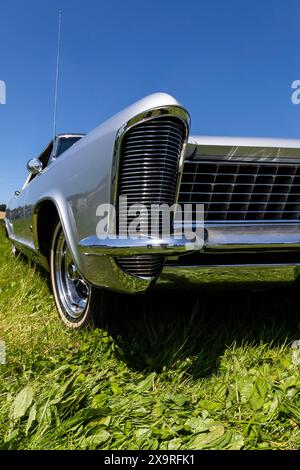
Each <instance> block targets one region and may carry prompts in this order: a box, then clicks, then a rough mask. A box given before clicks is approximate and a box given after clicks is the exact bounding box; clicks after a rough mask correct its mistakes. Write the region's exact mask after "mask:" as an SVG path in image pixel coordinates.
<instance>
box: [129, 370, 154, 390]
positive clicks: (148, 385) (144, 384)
mask: <svg viewBox="0 0 300 470" xmlns="http://www.w3.org/2000/svg"><path fill="white" fill-rule="evenodd" d="M154 377H155V373H153V374H149V375H148V376H147V377H146V378H145V379H144V380H142V381H141V382H140V383H138V384H137V385H136V386H135V387H132V389H134V390H136V391H138V392H147V391H148V390H152V386H153V381H154Z"/></svg>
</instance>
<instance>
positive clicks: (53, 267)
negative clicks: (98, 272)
mask: <svg viewBox="0 0 300 470" xmlns="http://www.w3.org/2000/svg"><path fill="white" fill-rule="evenodd" d="M50 273H51V284H52V290H53V295H54V300H55V304H56V308H57V311H58V314H59V316H60V318H61V320H62V321H63V322H64V323H65V325H67V326H68V327H69V328H73V329H78V328H82V327H84V326H87V325H90V324H98V325H102V326H103V325H104V324H105V319H106V313H107V311H108V308H109V298H110V295H111V294H110V292H106V291H102V290H99V289H96V288H94V287H92V286H91V285H89V284H88V283H87V282H86V281H85V280H84V279H83V278H82V277H81V275H80V274H79V272H78V270H77V267H76V264H75V262H74V260H73V257H72V254H71V251H70V249H69V247H68V244H67V241H66V238H65V235H64V232H63V229H62V226H61V223H60V222H58V223H57V225H56V227H55V229H54V231H53V236H52V244H51V253H50Z"/></svg>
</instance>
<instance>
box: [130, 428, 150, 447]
mask: <svg viewBox="0 0 300 470" xmlns="http://www.w3.org/2000/svg"><path fill="white" fill-rule="evenodd" d="M151 435H152V430H151V429H150V428H140V429H137V430H136V431H135V433H134V437H135V439H136V442H137V443H138V445H141V444H142V442H144V441H145V440H148V439H149V438H150V437H151Z"/></svg>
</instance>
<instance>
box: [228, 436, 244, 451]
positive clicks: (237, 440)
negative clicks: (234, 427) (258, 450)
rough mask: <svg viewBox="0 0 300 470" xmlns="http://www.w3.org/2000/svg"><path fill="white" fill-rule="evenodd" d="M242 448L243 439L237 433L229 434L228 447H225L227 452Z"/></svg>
mask: <svg viewBox="0 0 300 470" xmlns="http://www.w3.org/2000/svg"><path fill="white" fill-rule="evenodd" d="M243 446H244V438H243V436H242V435H241V434H239V433H238V432H233V433H232V434H231V438H230V442H229V445H228V446H227V447H226V449H228V450H240V449H242V447H243Z"/></svg>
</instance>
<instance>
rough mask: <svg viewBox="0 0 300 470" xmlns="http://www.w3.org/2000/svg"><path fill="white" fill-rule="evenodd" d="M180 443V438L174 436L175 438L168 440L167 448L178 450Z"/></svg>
mask: <svg viewBox="0 0 300 470" xmlns="http://www.w3.org/2000/svg"><path fill="white" fill-rule="evenodd" d="M181 444H182V441H181V439H179V437H176V438H175V439H171V440H170V441H169V442H168V450H178V449H180V447H181Z"/></svg>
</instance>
